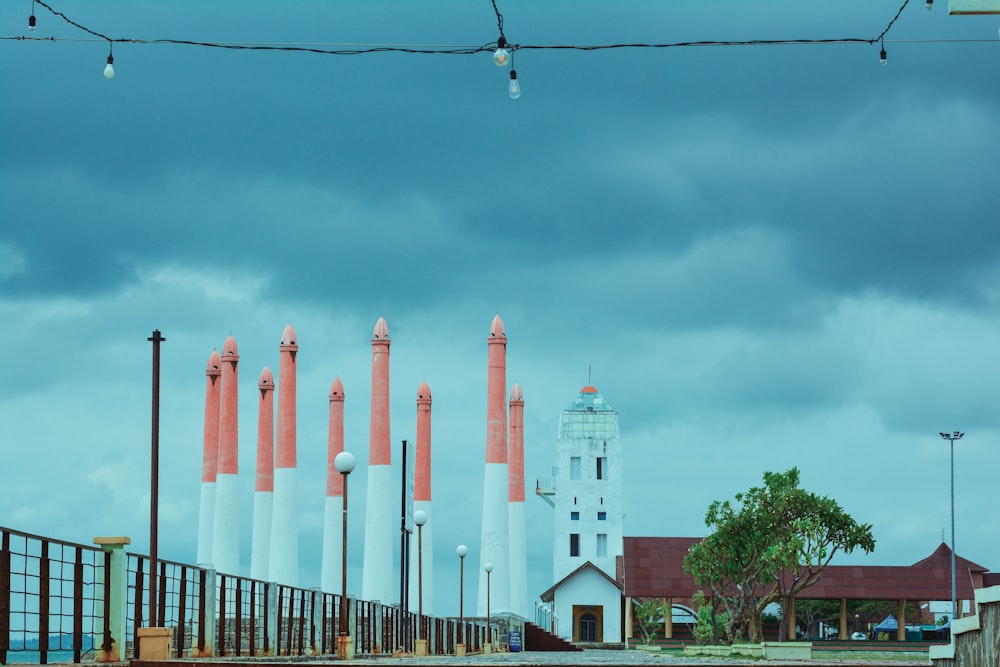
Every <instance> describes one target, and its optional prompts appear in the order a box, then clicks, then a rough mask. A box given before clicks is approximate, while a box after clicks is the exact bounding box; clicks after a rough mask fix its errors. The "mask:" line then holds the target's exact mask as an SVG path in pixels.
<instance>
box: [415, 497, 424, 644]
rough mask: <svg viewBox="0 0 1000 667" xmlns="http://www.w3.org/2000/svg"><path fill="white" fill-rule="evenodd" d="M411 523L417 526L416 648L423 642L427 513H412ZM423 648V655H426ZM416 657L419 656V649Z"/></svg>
mask: <svg viewBox="0 0 1000 667" xmlns="http://www.w3.org/2000/svg"><path fill="white" fill-rule="evenodd" d="M413 523H415V524H416V526H417V646H418V647H419V646H420V642H421V641H422V640H423V638H424V636H423V625H424V524H425V523H427V512H425V511H423V510H417V511H416V512H414V513H413ZM426 652H427V651H426V648H424V653H426ZM417 655H421V651H420V648H418V649H417Z"/></svg>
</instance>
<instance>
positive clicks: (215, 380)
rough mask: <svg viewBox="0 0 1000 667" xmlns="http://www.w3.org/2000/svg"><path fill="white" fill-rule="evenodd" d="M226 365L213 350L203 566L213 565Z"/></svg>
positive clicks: (204, 464) (201, 521)
mask: <svg viewBox="0 0 1000 667" xmlns="http://www.w3.org/2000/svg"><path fill="white" fill-rule="evenodd" d="M220 375H222V361H221V360H220V358H219V353H218V352H217V351H215V350H212V354H211V355H209V357H208V368H206V369H205V376H206V378H207V379H206V381H205V431H204V438H203V442H204V446H203V452H202V459H201V505H200V507H199V511H198V558H197V563H198V564H199V565H209V564H211V563H213V560H212V535H213V533H214V531H215V476H216V474H217V472H218V467H219V390H220V388H221V387H222V383H221V382H219V376H220Z"/></svg>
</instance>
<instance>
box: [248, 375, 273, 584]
mask: <svg viewBox="0 0 1000 667" xmlns="http://www.w3.org/2000/svg"><path fill="white" fill-rule="evenodd" d="M257 389H258V390H259V392H260V395H259V396H258V400H257V480H256V483H255V484H254V492H253V541H252V543H251V547H250V577H251V578H252V579H260V580H262V581H270V579H268V572H269V568H268V563H269V562H270V558H271V512H272V504H273V503H272V500H273V495H274V377H273V376H272V375H271V369H270V368H268V367H267V366H264V370H263V371H261V373H260V380H258V382H257Z"/></svg>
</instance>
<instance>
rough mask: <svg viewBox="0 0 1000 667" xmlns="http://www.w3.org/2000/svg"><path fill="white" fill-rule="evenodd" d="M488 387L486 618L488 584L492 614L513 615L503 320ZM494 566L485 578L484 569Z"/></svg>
mask: <svg viewBox="0 0 1000 667" xmlns="http://www.w3.org/2000/svg"><path fill="white" fill-rule="evenodd" d="M487 343H488V344H489V372H488V376H487V387H486V473H485V479H484V480H483V524H482V536H481V539H480V548H479V603H478V605H477V612H476V613H477V615H479V616H486V611H487V610H486V606H487V605H486V598H487V590H486V587H487V581H489V586H490V593H489V595H490V612H491V613H499V612H505V611H510V543H509V540H508V526H509V522H510V518H509V510H508V507H507V506H508V502H507V495H508V492H507V488H508V484H509V482H508V479H507V409H506V408H507V406H506V399H507V334H506V333H505V332H504V329H503V322H502V321H501V320H500V316H499V315H497V316H496V317H494V318H493V323H492V324H491V325H490V335H489V338H488V339H487ZM487 562H490V563H493V568H494V569H493V573H492V575H491V576H490V577H487V576H486V572H485V571H484V570H483V565H485V564H486V563H487Z"/></svg>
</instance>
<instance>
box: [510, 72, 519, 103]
mask: <svg viewBox="0 0 1000 667" xmlns="http://www.w3.org/2000/svg"><path fill="white" fill-rule="evenodd" d="M520 96H521V84H520V83H518V82H517V70H511V71H510V99H512V100H516V99H517V98H519V97H520Z"/></svg>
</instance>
